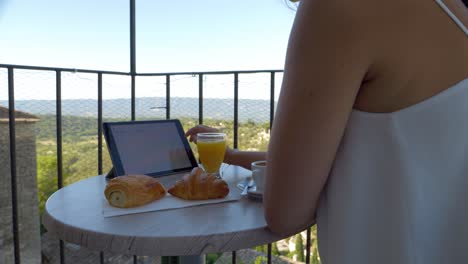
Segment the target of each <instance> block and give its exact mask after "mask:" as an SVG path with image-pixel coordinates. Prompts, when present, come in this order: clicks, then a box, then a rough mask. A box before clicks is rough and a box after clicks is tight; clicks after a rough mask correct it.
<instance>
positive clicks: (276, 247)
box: [271, 242, 281, 256]
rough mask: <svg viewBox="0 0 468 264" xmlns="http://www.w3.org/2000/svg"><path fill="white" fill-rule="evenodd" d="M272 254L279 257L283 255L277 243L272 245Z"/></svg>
mask: <svg viewBox="0 0 468 264" xmlns="http://www.w3.org/2000/svg"><path fill="white" fill-rule="evenodd" d="M271 254H272V255H274V256H279V255H281V254H280V252H279V249H278V245H277V244H276V242H273V243H272V244H271Z"/></svg>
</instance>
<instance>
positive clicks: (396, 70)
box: [355, 0, 468, 112]
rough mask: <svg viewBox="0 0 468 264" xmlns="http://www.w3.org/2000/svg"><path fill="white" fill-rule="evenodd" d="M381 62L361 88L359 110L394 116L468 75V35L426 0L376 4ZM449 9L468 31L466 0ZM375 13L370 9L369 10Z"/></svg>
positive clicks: (453, 3)
mask: <svg viewBox="0 0 468 264" xmlns="http://www.w3.org/2000/svg"><path fill="white" fill-rule="evenodd" d="M374 2H375V5H376V6H379V7H376V6H369V7H368V8H370V9H375V8H379V9H381V10H384V11H382V12H379V13H378V14H377V15H378V16H379V17H380V18H379V19H376V20H383V21H381V22H380V23H376V25H375V26H376V27H379V32H380V34H381V35H380V36H375V37H374V39H376V41H377V43H376V46H378V50H377V52H378V53H379V54H380V55H378V56H379V57H380V59H379V60H378V61H377V62H376V63H375V64H374V65H372V67H371V69H370V72H369V73H368V76H367V77H366V79H367V80H366V82H365V83H364V84H363V85H362V86H361V89H360V91H359V94H358V96H357V99H356V103H355V108H356V109H359V110H362V111H367V112H392V111H395V110H398V109H402V108H404V107H407V106H410V105H413V104H415V103H418V102H421V101H423V100H425V99H427V98H429V97H431V96H433V95H435V94H437V93H439V92H441V91H443V90H445V89H447V88H448V87H450V86H452V85H454V84H455V83H457V82H459V81H461V80H463V79H465V78H467V77H468V35H466V34H465V32H464V31H463V30H462V28H461V27H459V26H457V25H456V24H455V23H454V21H453V20H452V19H451V18H450V17H449V16H448V15H447V13H446V12H445V11H444V10H443V9H442V8H441V7H440V6H439V5H438V4H437V3H436V1H427V0H395V1H374ZM445 3H446V4H447V6H449V7H450V8H451V10H453V11H452V12H454V13H456V14H457V15H458V18H459V20H460V21H461V22H462V23H464V24H465V27H468V8H467V7H464V5H463V3H462V1H461V0H446V1H445ZM370 12H371V11H370Z"/></svg>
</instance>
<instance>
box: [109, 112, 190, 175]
mask: <svg viewBox="0 0 468 264" xmlns="http://www.w3.org/2000/svg"><path fill="white" fill-rule="evenodd" d="M103 131H104V137H105V139H106V143H107V148H108V150H109V154H110V157H111V160H112V164H113V166H114V168H113V170H114V174H115V176H121V175H125V174H145V175H148V176H164V175H169V174H174V173H181V172H186V171H187V172H188V171H191V170H192V169H193V168H194V167H196V166H198V164H197V162H196V160H195V157H194V155H193V152H192V149H191V148H190V145H189V143H188V141H187V138H186V137H185V133H184V131H183V128H182V125H181V123H180V121H179V120H177V119H174V120H155V121H129V122H105V123H103Z"/></svg>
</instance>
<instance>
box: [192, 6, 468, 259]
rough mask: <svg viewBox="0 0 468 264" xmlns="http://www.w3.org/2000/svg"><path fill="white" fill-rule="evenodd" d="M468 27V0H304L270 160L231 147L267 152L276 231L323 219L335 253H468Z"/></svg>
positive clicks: (327, 247)
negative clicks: (466, 2)
mask: <svg viewBox="0 0 468 264" xmlns="http://www.w3.org/2000/svg"><path fill="white" fill-rule="evenodd" d="M467 27H468V8H467V7H466V6H465V4H464V3H463V0H444V2H439V1H427V0H393V1H376V0H357V1H345V0H303V1H301V4H300V5H299V7H298V10H297V15H296V19H295V23H294V25H293V29H292V32H291V36H290V40H289V46H288V52H287V57H286V65H285V72H284V79H283V84H282V89H281V94H280V99H279V102H278V108H277V113H276V116H275V122H274V124H273V129H272V134H271V141H270V145H269V149H268V157H266V155H265V153H251V152H240V151H233V150H229V151H228V154H227V155H226V156H227V157H226V161H227V162H228V163H233V164H237V165H242V166H244V167H249V162H250V161H252V160H258V159H263V158H265V157H266V158H267V160H268V165H267V171H268V173H267V175H268V176H267V178H266V186H265V193H264V207H265V218H266V220H267V223H268V226H269V227H270V229H271V230H272V231H273V232H275V233H278V234H282V235H284V236H288V235H292V234H294V233H297V232H299V231H301V230H304V229H305V228H307V227H309V226H311V225H312V224H314V223H315V222H317V224H318V236H319V250H320V255H321V258H322V260H323V262H324V263H340V264H341V263H361V264H362V263H364V264H367V263H369V264H370V263H424V264H428V263H465V262H466V261H467V259H468V250H467V249H468V202H467V201H468V136H467V135H468V30H467ZM205 130H210V128H206V127H202V126H199V127H195V128H193V129H191V130H189V131H187V135H188V136H191V138H192V139H194V138H193V136H194V134H195V133H196V132H199V131H205ZM325 184H326V185H325Z"/></svg>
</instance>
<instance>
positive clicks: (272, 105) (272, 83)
mask: <svg viewBox="0 0 468 264" xmlns="http://www.w3.org/2000/svg"><path fill="white" fill-rule="evenodd" d="M274 117H275V72H271V76H270V131H271V128H272V126H273V119H274Z"/></svg>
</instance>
